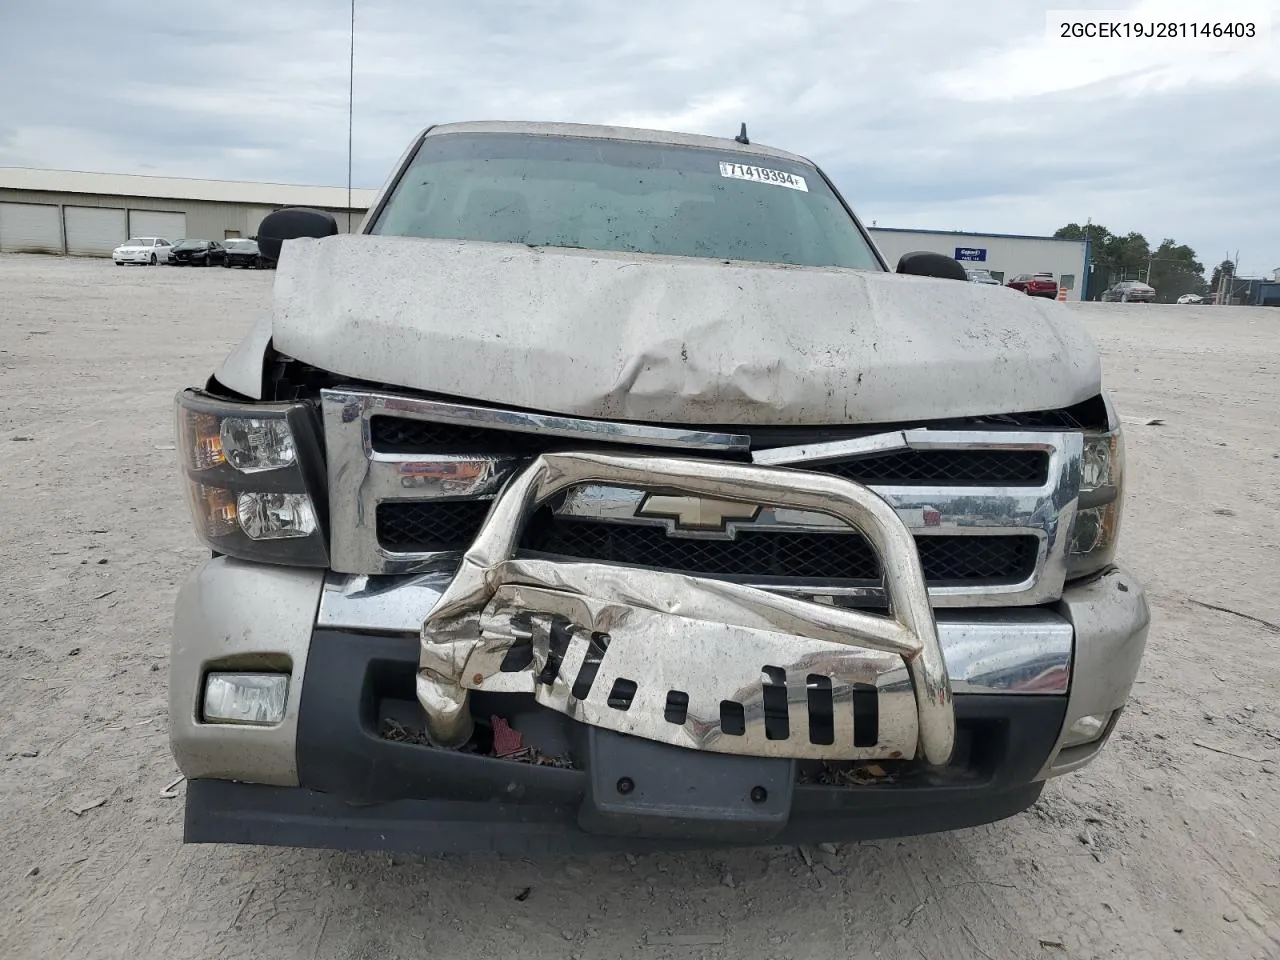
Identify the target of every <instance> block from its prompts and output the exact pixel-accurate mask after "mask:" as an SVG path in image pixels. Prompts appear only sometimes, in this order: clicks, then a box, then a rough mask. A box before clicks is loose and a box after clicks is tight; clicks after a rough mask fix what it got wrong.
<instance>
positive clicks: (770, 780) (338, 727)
mask: <svg viewBox="0 0 1280 960" xmlns="http://www.w3.org/2000/svg"><path fill="white" fill-rule="evenodd" d="M371 581H372V582H371ZM447 583H448V578H447V577H435V578H433V577H431V576H419V577H396V578H349V577H340V576H337V575H334V574H327V573H326V572H325V571H311V570H296V569H290V568H282V567H269V566H261V565H257V564H251V563H245V562H241V561H235V560H231V559H227V558H216V559H213V560H210V561H207V562H206V563H205V564H204V565H203V567H202V568H201V569H200V570H199V571H198V572H197V573H196V574H195V575H194V576H193V577H192V578H191V579H190V580H189V581H188V583H187V584H186V585H185V586H184V587H183V589H182V591H181V594H180V596H179V600H178V606H177V616H176V621H175V628H174V639H173V656H172V661H171V679H170V730H171V740H172V748H173V752H174V756H175V757H176V759H177V761H178V765H179V767H180V769H181V770H182V772H183V773H184V774H186V776H187V777H188V778H189V779H190V781H191V782H190V784H189V788H188V801H187V822H186V833H185V838H186V840H187V841H188V842H243V843H268V844H288V845H302V846H320V847H338V848H377V849H399V850H413V851H419V852H442V851H452V850H463V849H477V848H481V849H496V850H501V851H505V852H512V853H517V852H524V853H530V852H539V851H545V852H558V853H567V852H570V851H573V850H586V849H601V848H606V849H641V848H645V847H648V846H652V845H654V844H658V845H661V846H665V847H679V846H686V845H707V844H725V843H762V842H768V843H784V842H785V843H791V842H816V841H821V840H850V839H865V838H872V837H877V836H889V835H905V834H913V833H924V832H932V831H937V830H949V829H955V828H959V827H964V826H970V825H973V824H977V823H984V822H990V821H993V820H998V819H1001V818H1003V817H1006V816H1010V815H1012V814H1014V813H1016V812H1017V811H1019V810H1022V809H1025V808H1026V807H1027V806H1029V805H1030V804H1031V803H1033V802H1034V801H1035V799H1036V797H1037V796H1038V795H1039V793H1040V790H1041V788H1042V785H1043V781H1044V780H1045V779H1046V778H1048V777H1051V776H1055V775H1058V774H1060V773H1065V772H1068V771H1070V770H1074V769H1077V768H1078V767H1080V766H1083V765H1084V764H1086V763H1088V762H1089V761H1090V760H1091V759H1092V758H1093V757H1094V756H1095V755H1096V754H1097V752H1098V750H1099V749H1100V748H1101V747H1102V745H1103V744H1104V743H1105V742H1106V739H1107V737H1108V736H1109V735H1110V732H1111V730H1112V729H1113V728H1114V725H1115V720H1116V718H1117V717H1118V715H1119V711H1120V710H1121V709H1122V708H1123V706H1124V704H1125V701H1126V699H1127V697H1128V693H1129V689H1130V687H1131V685H1132V683H1133V680H1134V677H1135V675H1136V673H1137V670H1138V665H1139V661H1140V658H1141V655H1142V650H1143V645H1144V643H1145V638H1146V633H1147V625H1148V610H1147V604H1146V600H1145V596H1144V594H1143V591H1142V588H1141V586H1140V585H1139V584H1138V583H1137V581H1136V580H1135V579H1134V578H1133V577H1132V576H1130V575H1129V574H1127V573H1126V572H1124V571H1122V570H1118V569H1112V570H1110V571H1108V572H1106V573H1104V574H1102V575H1101V576H1099V577H1097V578H1095V579H1093V580H1091V581H1089V582H1087V583H1084V584H1078V585H1073V586H1070V587H1068V589H1067V590H1066V592H1065V593H1064V595H1063V598H1062V600H1061V601H1060V602H1059V603H1057V604H1054V605H1052V606H1047V607H1035V608H1014V609H1004V610H999V609H996V610H982V611H966V610H945V611H943V610H940V611H938V612H937V617H938V637H939V642H940V646H941V649H942V652H943V656H944V659H945V661H946V665H947V672H948V674H949V677H950V685H951V689H952V691H953V693H954V706H955V718H956V750H955V754H954V756H953V758H952V761H951V763H950V764H948V765H947V766H945V767H941V768H932V769H930V768H927V767H925V766H923V765H909V766H908V765H903V766H902V767H900V768H895V767H894V765H893V764H885V765H883V766H884V767H888V768H891V769H889V770H888V771H885V770H881V772H882V773H884V772H887V773H888V775H887V776H883V777H877V778H875V779H874V782H864V781H862V780H858V781H857V783H856V785H852V786H843V785H833V784H831V783H829V782H813V781H814V780H815V776H814V770H813V768H812V766H811V765H807V764H797V763H796V762H795V761H793V760H786V759H776V758H755V757H739V756H718V755H713V754H707V753H704V752H702V751H695V750H686V749H683V748H681V747H676V746H668V745H666V744H659V743H653V742H651V741H648V740H638V739H637V738H633V737H620V735H618V734H614V733H611V732H609V731H604V730H598V729H596V728H592V727H588V726H586V725H584V724H582V723H580V722H578V721H576V720H573V719H571V718H570V717H568V716H565V715H563V714H561V713H557V712H555V711H551V710H547V709H545V708H542V707H538V706H536V705H535V704H533V703H532V702H531V698H530V697H528V696H523V695H514V694H501V693H492V694H482V693H479V692H474V693H473V694H472V696H471V712H472V714H473V715H474V716H476V717H477V718H480V719H481V720H482V721H483V720H484V719H487V718H488V717H489V716H502V717H505V718H509V719H510V722H511V724H512V726H514V727H516V728H517V729H519V730H521V732H522V734H523V735H524V736H525V737H526V739H527V740H528V741H529V742H531V743H536V744H537V745H538V746H539V748H540V749H542V750H543V752H544V753H551V754H560V753H567V754H569V755H572V756H573V757H574V759H575V768H572V769H559V768H556V767H552V766H537V765H533V764H529V763H521V762H516V761H512V760H504V759H498V758H494V757H490V756H482V755H479V754H477V753H465V752H455V751H449V750H441V749H436V748H433V747H430V746H425V745H421V744H418V743H411V742H395V741H392V740H389V739H385V738H384V737H383V736H382V735H381V731H382V730H383V729H384V726H385V724H386V723H387V721H388V719H396V718H399V719H400V720H401V721H404V722H405V723H406V724H407V725H411V724H412V723H413V722H414V719H415V718H420V717H421V708H420V706H419V704H418V702H417V699H416V695H415V681H416V677H417V672H418V666H419V655H420V649H421V648H420V645H419V636H418V632H417V631H418V629H419V627H420V626H421V623H422V620H423V618H424V617H425V615H426V613H427V612H429V611H430V610H431V608H432V607H433V605H434V603H435V601H436V599H438V597H439V596H440V593H441V592H442V591H443V590H444V588H445V587H446V586H447ZM255 664H258V665H262V664H271V665H274V667H273V668H276V669H285V670H288V671H289V673H290V676H291V679H290V693H289V698H288V706H287V711H286V715H285V718H284V720H283V722H281V723H280V724H278V725H277V726H274V727H265V728H264V727H248V726H230V725H221V724H207V723H203V722H201V720H200V690H201V688H202V685H203V678H204V676H205V674H206V673H207V672H208V671H209V670H211V669H246V668H249V667H251V666H252V665H255ZM1098 714H1106V715H1109V716H1110V718H1111V719H1110V720H1109V722H1108V723H1107V724H1106V729H1105V731H1104V735H1103V736H1102V737H1101V738H1100V739H1098V740H1096V741H1094V742H1092V743H1089V744H1086V745H1084V746H1074V747H1064V746H1063V741H1064V739H1065V731H1067V730H1068V729H1069V728H1070V727H1071V725H1072V724H1073V723H1075V722H1076V721H1077V720H1079V719H1080V718H1082V717H1086V716H1093V715H1098ZM418 722H419V723H420V719H419V721H418ZM637 745H638V746H637ZM655 750H656V751H658V753H657V754H655V753H653V751H655ZM629 762H630V763H634V764H636V766H635V767H634V769H631V768H627V767H625V764H627V763H629ZM620 764H621V765H623V766H619V765H620ZM667 768H669V769H671V770H675V771H678V772H679V776H680V777H682V778H683V780H682V781H681V782H682V783H687V784H691V785H694V786H695V787H696V788H697V789H696V790H695V791H694V792H695V793H697V794H698V796H700V797H701V798H703V801H704V807H703V808H700V809H699V810H693V811H690V810H687V809H686V810H683V811H682V812H679V815H676V816H666V815H664V814H663V812H662V811H661V810H660V809H657V808H658V807H660V804H655V803H652V802H648V801H649V800H653V799H654V797H655V796H657V794H661V792H662V790H661V789H658V790H657V794H655V793H654V792H652V791H651V792H650V793H648V794H647V795H646V791H645V790H644V789H643V787H644V778H645V777H649V778H650V779H652V776H653V775H655V771H660V770H663V769H667ZM620 770H622V771H623V774H622V775H619V771H620ZM627 776H631V779H632V780H634V781H636V782H637V783H638V784H640V786H639V787H638V788H637V789H636V791H634V794H635V797H634V802H635V803H637V804H639V806H638V807H636V809H634V810H631V811H630V812H629V811H628V809H627V808H626V804H627V803H630V802H632V801H631V800H628V799H627V797H630V796H631V794H628V795H627V796H626V797H622V796H620V795H619V794H618V793H617V792H616V791H614V790H613V789H612V785H613V784H615V783H616V782H618V781H619V780H621V779H625V778H626V777H627ZM816 779H818V780H822V779H823V778H822V777H817V778H816ZM232 781H236V782H232ZM761 783H767V784H768V790H767V793H768V797H769V800H768V801H767V802H765V803H764V805H763V806H762V807H759V808H756V807H751V806H747V805H745V801H743V800H742V798H741V796H739V795H738V794H741V793H742V792H743V790H748V791H749V789H750V788H754V787H756V786H758V785H760V784H761ZM735 785H736V786H735ZM739 787H741V788H743V790H739V789H738V788H739ZM655 789H657V788H655ZM735 790H736V791H737V793H735ZM646 796H647V797H648V800H646ZM620 804H621V806H620Z"/></svg>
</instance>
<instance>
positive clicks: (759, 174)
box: [720, 160, 809, 193]
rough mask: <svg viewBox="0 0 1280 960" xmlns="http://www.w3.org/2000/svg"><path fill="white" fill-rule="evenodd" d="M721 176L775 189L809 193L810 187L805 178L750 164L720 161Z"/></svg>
mask: <svg viewBox="0 0 1280 960" xmlns="http://www.w3.org/2000/svg"><path fill="white" fill-rule="evenodd" d="M720 176H722V177H732V178H733V179H734V180H754V181H756V182H757V183H769V184H772V185H773V186H775V187H790V188H791V189H792V190H803V191H804V192H805V193H808V192H809V185H808V184H807V183H805V182H804V177H798V176H796V175H795V174H794V173H787V172H786V171H785V170H770V169H768V168H767V167H753V166H752V165H751V164H749V163H726V162H725V161H723V160H721V161H720Z"/></svg>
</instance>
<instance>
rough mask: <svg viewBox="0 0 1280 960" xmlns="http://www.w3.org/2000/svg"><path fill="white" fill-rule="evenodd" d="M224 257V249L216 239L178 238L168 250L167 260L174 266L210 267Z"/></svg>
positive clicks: (225, 254)
mask: <svg viewBox="0 0 1280 960" xmlns="http://www.w3.org/2000/svg"><path fill="white" fill-rule="evenodd" d="M226 257H227V251H226V249H225V248H224V247H223V246H222V244H221V243H219V242H218V241H217V240H180V241H179V242H178V243H176V244H174V246H173V249H172V250H170V251H169V262H170V263H171V264H173V265H174V266H189V267H190V266H196V267H211V266H213V265H214V264H215V263H223V262H224V261H225V260H226Z"/></svg>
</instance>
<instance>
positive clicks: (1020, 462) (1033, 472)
mask: <svg viewBox="0 0 1280 960" xmlns="http://www.w3.org/2000/svg"><path fill="white" fill-rule="evenodd" d="M369 430H370V433H371V436H372V440H373V447H374V449H375V450H380V451H382V452H384V453H423V454H430V453H473V452H484V453H488V454H493V455H499V456H500V455H502V454H514V455H517V456H529V457H532V456H536V455H537V454H539V453H542V452H544V451H546V450H550V449H553V448H554V446H556V445H559V446H560V447H561V448H562V449H563V448H564V447H565V446H566V445H569V446H572V445H573V444H571V443H569V442H567V441H564V440H553V439H551V438H549V437H546V436H545V435H539V434H534V433H515V432H513V431H510V430H497V429H492V428H489V427H474V426H459V425H457V424H449V423H432V422H430V421H426V420H408V419H403V418H399V417H374V418H373V419H372V420H371V421H370V423H369ZM807 469H809V470H812V471H813V472H815V473H829V474H834V475H835V476H837V477H843V478H844V479H846V480H856V481H858V482H859V483H879V484H903V485H911V484H925V483H930V484H932V483H941V484H946V485H949V486H982V485H986V486H1039V485H1040V484H1042V483H1044V481H1045V478H1046V477H1047V476H1048V470H1049V455H1048V454H1047V453H1045V452H1044V451H1040V450H902V451H895V452H894V453H887V454H884V455H882V456H877V457H862V458H859V459H855V460H847V461H844V462H840V461H836V462H834V463H826V464H817V465H814V466H812V467H808V468H807Z"/></svg>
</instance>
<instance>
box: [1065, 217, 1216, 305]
mask: <svg viewBox="0 0 1280 960" xmlns="http://www.w3.org/2000/svg"><path fill="white" fill-rule="evenodd" d="M1053 236H1054V237H1055V239H1058V240H1084V239H1088V240H1089V244H1090V250H1091V256H1092V261H1093V276H1092V277H1091V278H1090V280H1089V299H1090V300H1097V299H1098V298H1099V297H1101V296H1102V291H1104V290H1106V289H1107V287H1109V286H1111V284H1113V283H1116V282H1117V281H1120V280H1141V281H1142V282H1143V283H1147V284H1150V285H1151V286H1153V287H1155V290H1156V300H1157V301H1158V302H1160V303H1174V302H1176V301H1177V299H1178V298H1179V297H1180V296H1182V295H1183V294H1184V293H1197V294H1200V295H1201V296H1206V295H1207V294H1208V293H1209V292H1210V291H1212V290H1216V289H1217V288H1218V282H1219V280H1220V278H1221V277H1222V275H1223V273H1224V272H1225V274H1226V275H1227V277H1228V278H1230V277H1232V276H1234V274H1235V266H1234V264H1232V262H1231V261H1230V260H1224V261H1223V262H1222V263H1220V264H1218V266H1216V267H1214V268H1213V275H1212V277H1211V278H1210V279H1208V280H1206V279H1205V275H1204V265H1203V264H1202V263H1201V262H1200V261H1199V260H1197V259H1196V252H1195V251H1194V250H1192V249H1191V248H1190V247H1189V246H1187V245H1186V244H1185V243H1178V242H1177V241H1176V240H1173V239H1171V238H1168V237H1166V238H1165V239H1164V240H1162V241H1160V245H1159V246H1157V247H1156V248H1154V249H1152V247H1151V244H1150V243H1148V242H1147V238H1146V237H1144V236H1143V235H1142V234H1140V233H1134V232H1131V233H1125V234H1119V233H1112V232H1111V231H1110V230H1108V229H1107V228H1106V227H1104V226H1103V225H1102V224H1099V223H1087V224H1085V225H1084V226H1081V225H1080V224H1078V223H1068V224H1067V225H1066V226H1065V227H1059V228H1058V229H1057V230H1055V231H1054V232H1053Z"/></svg>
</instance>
